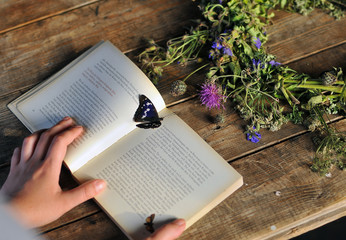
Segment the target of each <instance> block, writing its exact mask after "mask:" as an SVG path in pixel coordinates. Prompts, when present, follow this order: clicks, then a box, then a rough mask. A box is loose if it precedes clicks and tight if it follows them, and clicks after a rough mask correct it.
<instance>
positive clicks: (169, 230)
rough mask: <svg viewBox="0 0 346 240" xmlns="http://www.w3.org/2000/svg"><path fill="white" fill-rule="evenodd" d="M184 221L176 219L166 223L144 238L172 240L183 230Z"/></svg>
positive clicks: (148, 239)
mask: <svg viewBox="0 0 346 240" xmlns="http://www.w3.org/2000/svg"><path fill="white" fill-rule="evenodd" d="M185 227H186V222H185V220H184V219H177V220H175V221H173V222H171V223H168V224H166V225H164V226H162V227H161V228H159V229H158V230H156V232H155V233H154V234H152V235H151V236H150V237H148V238H147V239H146V240H174V239H177V238H178V237H179V236H180V235H181V234H182V233H183V232H184V230H185Z"/></svg>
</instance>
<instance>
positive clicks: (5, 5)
mask: <svg viewBox="0 0 346 240" xmlns="http://www.w3.org/2000/svg"><path fill="white" fill-rule="evenodd" d="M98 1H99V0H90V1H85V0H68V1H67V0H59V1H56V0H11V1H1V2H0V4H1V8H0V16H6V17H5V18H2V19H1V22H0V34H1V33H3V32H8V31H11V30H13V29H16V28H20V27H24V26H26V25H28V24H32V23H34V22H38V21H41V20H43V19H46V18H49V17H52V16H55V15H58V14H63V13H65V12H67V11H71V10H73V9H76V8H80V7H82V6H86V5H89V4H91V3H95V2H98Z"/></svg>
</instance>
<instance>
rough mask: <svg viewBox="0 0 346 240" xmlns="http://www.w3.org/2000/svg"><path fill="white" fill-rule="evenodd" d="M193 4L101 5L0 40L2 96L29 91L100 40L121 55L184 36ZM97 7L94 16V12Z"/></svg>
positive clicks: (179, 0)
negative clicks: (148, 42)
mask: <svg viewBox="0 0 346 240" xmlns="http://www.w3.org/2000/svg"><path fill="white" fill-rule="evenodd" d="M193 4H194V3H193V2H192V1H187V0H171V1H162V0H151V1H145V2H143V1H105V2H100V3H95V4H91V5H88V6H85V7H81V8H78V9H75V10H73V11H70V12H67V13H65V14H62V15H57V16H54V17H51V18H48V19H45V20H42V21H40V22H37V23H35V24H30V25H27V26H25V27H24V28H19V29H16V30H13V31H10V32H7V33H3V34H1V38H0V46H1V50H0V51H1V56H2V57H1V59H0V79H1V85H0V92H1V94H2V95H6V94H9V93H11V92H13V91H16V90H20V89H24V88H27V87H29V86H33V85H35V84H37V83H39V82H41V81H43V80H44V79H46V78H47V77H49V76H51V75H52V74H53V73H55V72H56V71H58V70H60V69H61V68H62V67H64V66H65V65H66V64H67V63H69V62H71V61H72V60H73V59H75V58H76V57H77V56H79V55H80V54H81V53H82V52H84V51H85V50H86V49H88V48H90V47H91V46H92V45H94V44H96V43H97V42H99V41H100V40H102V39H107V40H110V41H112V42H113V43H114V44H115V45H116V46H117V47H118V48H119V49H121V50H122V51H123V52H127V51H130V50H132V49H136V48H139V47H142V46H143V44H144V39H146V38H154V39H156V40H161V39H168V38H170V37H172V36H175V35H180V34H182V33H183V32H184V28H183V26H186V25H189V23H190V18H192V17H193V13H194V12H196V11H198V10H197V9H196V8H194V7H193ZM96 7H98V13H97V14H96V13H95V8H96Z"/></svg>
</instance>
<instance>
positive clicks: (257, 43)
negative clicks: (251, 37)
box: [254, 37, 262, 49]
mask: <svg viewBox="0 0 346 240" xmlns="http://www.w3.org/2000/svg"><path fill="white" fill-rule="evenodd" d="M254 42H255V46H256V47H257V49H260V48H261V46H262V43H261V40H260V39H259V37H257V38H256V40H255V41H254Z"/></svg>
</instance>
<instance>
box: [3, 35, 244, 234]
mask: <svg viewBox="0 0 346 240" xmlns="http://www.w3.org/2000/svg"><path fill="white" fill-rule="evenodd" d="M142 94H143V95H145V96H146V97H148V99H150V100H151V102H152V103H153V104H154V106H155V108H156V110H157V112H158V114H159V116H160V118H163V119H162V121H161V122H162V124H161V126H159V127H158V128H155V129H143V128H138V127H136V124H138V123H136V122H134V120H133V118H134V114H135V112H136V110H137V108H138V106H139V95H142ZM8 107H9V108H10V110H11V111H12V112H13V113H14V114H15V115H16V116H17V117H18V118H19V119H20V120H21V121H22V122H23V124H24V125H25V126H26V127H27V128H28V129H29V130H30V131H31V132H34V131H37V130H39V129H42V128H49V127H51V126H53V125H54V124H56V123H57V122H58V121H60V120H61V119H62V118H63V117H65V116H71V117H72V118H74V119H75V120H76V122H77V123H78V124H80V125H82V126H84V128H85V133H84V134H83V136H81V137H79V138H78V139H77V140H76V141H75V142H74V143H72V144H71V145H70V146H69V148H68V152H67V155H66V158H65V164H66V165H67V167H68V168H69V169H70V171H71V173H72V174H73V176H74V177H75V178H76V179H77V180H78V181H79V182H84V181H86V180H89V179H94V178H101V179H105V180H106V182H107V189H106V190H105V191H104V192H103V193H101V194H100V195H98V196H97V197H96V201H97V203H98V204H99V205H100V206H101V207H102V208H103V209H104V211H105V212H106V213H107V214H108V215H109V216H110V218H111V219H112V220H113V221H114V222H115V223H116V224H117V225H118V226H119V227H120V228H121V229H122V230H123V231H124V233H125V234H126V235H127V236H128V237H129V238H132V239H142V238H144V237H146V236H148V235H149V234H150V233H149V232H148V231H147V230H148V229H146V226H145V224H144V223H145V222H146V218H147V217H148V216H150V215H151V214H155V218H154V227H155V229H157V228H158V227H160V226H161V225H163V224H165V223H167V222H168V221H171V220H174V219H176V218H184V219H185V220H186V221H187V227H189V226H191V225H192V224H193V223H194V222H196V221H197V220H198V219H199V218H201V217H202V216H203V215H205V214H206V213H207V212H208V211H210V210H211V209H212V208H213V207H215V206H216V205H217V204H219V203H220V202H221V201H222V200H224V199H225V198H226V197H228V196H229V195H230V194H231V193H232V192H234V191H235V190H236V189H238V188H239V187H240V186H241V185H242V183H243V180H242V177H241V175H239V173H237V172H236V171H235V170H234V169H233V168H232V167H231V166H230V165H229V164H228V163H227V162H226V161H225V160H224V159H223V158H222V157H221V156H220V155H219V154H217V153H216V152H215V151H214V150H213V149H212V148H211V147H210V146H209V145H208V144H207V143H206V142H205V141H204V140H203V139H202V138H201V137H200V136H199V135H198V134H197V133H196V132H194V131H193V130H192V129H191V128H190V127H189V126H188V125H187V124H186V123H184V121H183V120H181V119H180V118H179V117H178V116H177V115H175V114H174V113H173V112H172V111H170V110H169V109H167V108H166V106H165V103H164V101H163V99H162V97H161V95H160V94H159V92H158V91H157V89H156V88H155V86H154V85H153V84H152V83H151V82H150V80H149V79H148V78H147V77H146V76H145V75H144V74H143V73H142V71H141V70H140V69H139V68H138V67H137V66H136V65H135V64H134V63H133V62H131V60H130V59H128V58H127V57H126V56H125V55H124V54H123V53H121V52H120V51H119V50H118V49H117V48H116V47H114V46H113V45H112V44H111V43H110V42H108V41H106V42H103V41H102V42H100V43H99V44H97V45H96V46H94V47H92V48H91V49H89V50H88V51H87V52H85V53H84V54H82V55H81V56H80V57H78V58H77V59H76V60H74V61H73V62H72V63H70V64H69V65H67V66H66V67H65V68H64V69H62V70H61V71H59V72H58V73H56V74H55V75H54V76H52V77H51V78H49V79H48V80H46V81H44V82H43V83H42V84H40V85H38V86H36V87H35V88H33V89H32V90H30V91H29V92H27V93H25V94H24V95H22V96H20V97H19V98H17V99H16V100H14V101H13V102H11V103H10V104H9V105H8Z"/></svg>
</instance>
